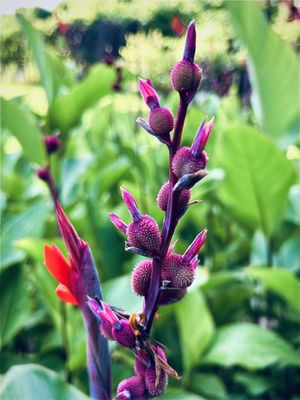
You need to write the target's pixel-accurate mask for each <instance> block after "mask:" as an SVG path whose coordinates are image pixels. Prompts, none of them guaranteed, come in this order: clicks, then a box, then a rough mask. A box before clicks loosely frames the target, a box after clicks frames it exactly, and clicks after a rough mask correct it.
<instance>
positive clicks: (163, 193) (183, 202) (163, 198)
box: [156, 182, 191, 211]
mask: <svg viewBox="0 0 300 400" xmlns="http://www.w3.org/2000/svg"><path fill="white" fill-rule="evenodd" d="M169 190H170V185H169V182H166V183H164V184H163V185H162V187H161V188H160V191H159V192H158V195H157V197H156V204H157V207H158V208H160V209H161V210H162V211H167V207H168V200H169ZM190 198H191V192H190V190H188V189H185V190H183V191H182V192H181V193H180V196H179V201H178V206H179V209H180V210H181V209H183V208H184V207H186V206H187V205H188V202H189V201H190Z"/></svg>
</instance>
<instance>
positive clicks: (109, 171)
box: [99, 157, 130, 193]
mask: <svg viewBox="0 0 300 400" xmlns="http://www.w3.org/2000/svg"><path fill="white" fill-rule="evenodd" d="M129 168H130V165H129V162H128V160H127V158H125V157H120V158H119V159H118V160H116V161H114V162H112V163H111V164H109V165H107V167H106V168H104V169H102V170H101V172H100V174H99V184H100V190H101V191H102V193H105V192H107V191H109V189H110V188H111V187H112V186H114V185H115V184H116V183H117V182H119V181H120V180H121V178H122V177H123V176H124V175H125V173H126V172H127V171H128V170H129Z"/></svg>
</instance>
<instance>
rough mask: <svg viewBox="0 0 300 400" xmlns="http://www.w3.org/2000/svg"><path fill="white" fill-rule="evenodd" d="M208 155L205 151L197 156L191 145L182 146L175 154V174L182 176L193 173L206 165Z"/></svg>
mask: <svg viewBox="0 0 300 400" xmlns="http://www.w3.org/2000/svg"><path fill="white" fill-rule="evenodd" d="M207 161H208V157H207V154H206V152H205V151H202V152H201V153H200V155H199V156H197V157H195V156H194V155H193V154H192V152H191V148H190V147H181V148H180V149H179V150H178V151H177V152H176V154H175V156H174V159H173V163H172V168H173V171H174V173H175V175H176V176H177V177H178V178H180V177H182V176H183V175H186V174H193V173H195V172H197V171H199V170H200V169H204V168H205V167H206V164H207Z"/></svg>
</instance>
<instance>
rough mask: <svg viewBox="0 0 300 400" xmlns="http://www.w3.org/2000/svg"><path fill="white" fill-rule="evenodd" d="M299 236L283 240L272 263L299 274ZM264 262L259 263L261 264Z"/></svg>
mask: <svg viewBox="0 0 300 400" xmlns="http://www.w3.org/2000/svg"><path fill="white" fill-rule="evenodd" d="M299 260H300V238H299V234H297V232H296V234H295V235H294V236H293V237H291V238H290V239H289V240H286V241H285V242H283V244H282V245H281V246H280V248H279V251H278V252H277V253H276V254H275V256H274V265H280V266H281V267H284V268H285V269H288V270H289V271H292V272H294V273H297V274H299V272H300V263H299ZM263 264H264V263H260V265H263Z"/></svg>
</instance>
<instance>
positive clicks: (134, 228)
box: [126, 215, 160, 255]
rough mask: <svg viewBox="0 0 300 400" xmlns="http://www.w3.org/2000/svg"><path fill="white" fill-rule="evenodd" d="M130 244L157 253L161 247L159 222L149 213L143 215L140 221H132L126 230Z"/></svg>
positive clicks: (150, 252)
mask: <svg viewBox="0 0 300 400" xmlns="http://www.w3.org/2000/svg"><path fill="white" fill-rule="evenodd" d="M126 235H127V239H128V243H129V245H130V246H134V247H137V248H139V249H142V250H144V251H145V252H148V253H149V254H153V255H155V254H157V253H158V251H159V247H160V231H159V227H158V225H157V222H156V221H155V219H154V218H152V217H150V216H149V215H142V216H141V219H140V220H139V221H136V222H135V221H133V222H131V223H130V224H129V225H128V227H127V230H126Z"/></svg>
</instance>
